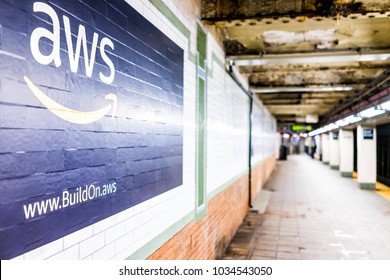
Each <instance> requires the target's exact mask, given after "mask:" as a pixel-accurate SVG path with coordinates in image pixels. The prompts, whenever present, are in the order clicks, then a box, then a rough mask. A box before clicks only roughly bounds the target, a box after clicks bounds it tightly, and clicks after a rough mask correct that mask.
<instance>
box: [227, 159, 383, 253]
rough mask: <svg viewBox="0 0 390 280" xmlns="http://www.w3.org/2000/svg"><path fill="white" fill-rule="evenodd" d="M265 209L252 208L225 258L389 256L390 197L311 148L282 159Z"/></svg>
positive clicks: (270, 186) (268, 186) (268, 185)
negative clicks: (318, 157)
mask: <svg viewBox="0 0 390 280" xmlns="http://www.w3.org/2000/svg"><path fill="white" fill-rule="evenodd" d="M264 189H265V190H268V191H271V192H272V193H271V196H270V198H269V200H268V205H267V207H266V210H265V212H264V213H259V212H256V211H251V212H250V213H248V215H247V217H246V218H245V220H244V222H243V223H242V225H241V227H240V228H239V230H238V231H237V234H236V236H235V237H234V238H233V240H232V242H231V243H230V245H229V246H228V248H227V250H226V251H225V254H224V256H223V257H222V259H251V260H259V259H267V260H274V259H277V260H279V259H287V260H297V259H304V260H316V259H317V260H318V259H319V260H341V259H382V260H383V259H385V260H387V259H388V260H390V201H388V200H386V199H385V198H384V197H382V196H380V195H379V194H378V193H377V192H375V191H367V190H360V189H359V188H358V185H357V182H356V181H355V180H354V179H351V178H343V177H341V175H340V173H339V172H338V171H336V170H331V169H330V168H329V166H327V165H324V164H323V163H322V162H320V161H318V160H314V159H311V158H310V157H308V156H307V155H306V154H301V155H290V156H288V159H287V161H279V162H278V164H277V168H276V170H275V172H274V173H273V175H272V177H271V178H270V180H269V181H268V183H267V184H266V186H265V188H264Z"/></svg>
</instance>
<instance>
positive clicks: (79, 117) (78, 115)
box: [24, 2, 117, 124]
mask: <svg viewBox="0 0 390 280" xmlns="http://www.w3.org/2000/svg"><path fill="white" fill-rule="evenodd" d="M33 10H34V12H37V13H45V14H46V15H47V16H49V17H50V19H51V21H52V25H53V30H48V29H45V28H43V27H37V28H35V29H34V30H33V32H32V33H31V37H30V49H31V53H32V55H33V57H34V58H35V60H36V61H37V62H38V63H40V64H43V65H48V64H51V63H54V65H55V66H56V67H60V66H61V64H62V62H61V56H60V52H61V49H60V42H61V28H60V18H59V17H58V15H57V13H56V11H55V10H54V9H53V8H52V7H50V6H49V5H48V4H45V3H42V2H35V3H34V5H33ZM62 20H63V24H64V33H65V39H66V47H67V51H68V58H69V65H70V70H71V71H72V72H73V73H77V72H78V68H79V62H80V56H81V50H83V57H84V65H85V74H86V76H87V77H90V78H91V77H92V74H93V68H94V65H95V60H96V50H97V45H98V41H99V35H98V34H97V33H96V32H94V33H93V38H92V44H91V50H90V51H89V50H88V42H87V34H86V31H85V27H84V26H83V25H81V24H80V25H79V27H78V33H77V36H76V44H75V48H73V46H74V44H73V39H72V32H71V26H70V21H69V18H68V17H67V16H65V15H64V16H62ZM43 40H44V41H47V40H49V41H51V42H52V49H51V52H50V53H48V54H47V53H42V52H41V49H40V45H41V46H42V44H41V43H40V42H41V41H43ZM108 49H110V50H111V51H113V50H114V43H113V42H112V41H111V40H110V39H109V38H107V37H103V38H102V39H101V40H100V44H99V50H100V56H101V58H102V60H103V61H104V62H105V63H106V65H107V66H108V68H109V73H102V72H99V77H100V80H101V81H102V82H104V83H106V84H111V83H112V82H113V81H114V78H115V67H114V63H113V62H112V60H111V59H110V58H109V56H108V55H107V54H106V50H108ZM24 80H25V82H26V84H27V86H28V87H29V89H30V90H31V92H32V93H33V94H34V95H35V96H36V98H38V99H39V101H40V102H41V103H42V104H43V105H44V106H45V107H46V108H47V109H48V110H49V111H50V112H52V113H53V114H54V115H56V116H57V117H59V118H61V119H63V120H65V121H68V122H71V123H75V124H88V123H93V122H95V121H98V120H100V119H101V118H103V117H104V116H105V115H106V114H107V113H108V112H109V111H110V110H112V117H114V115H115V110H116V105H117V97H116V95H115V94H113V93H107V94H106V96H105V99H108V100H111V101H112V104H109V105H107V106H105V107H103V108H100V109H98V110H95V111H89V112H81V111H77V110H73V109H71V108H67V107H65V106H63V105H62V104H60V103H57V102H56V101H55V100H53V99H51V98H50V97H49V96H47V95H46V94H45V93H44V92H43V91H42V90H41V89H39V87H38V86H36V85H35V84H34V83H33V81H31V80H30V79H29V78H28V77H27V76H24Z"/></svg>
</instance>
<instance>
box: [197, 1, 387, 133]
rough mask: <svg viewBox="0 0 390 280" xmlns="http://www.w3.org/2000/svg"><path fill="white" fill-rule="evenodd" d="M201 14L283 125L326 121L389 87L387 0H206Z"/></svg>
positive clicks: (374, 97)
mask: <svg viewBox="0 0 390 280" xmlns="http://www.w3.org/2000/svg"><path fill="white" fill-rule="evenodd" d="M201 17H202V22H203V23H204V24H205V25H206V26H208V27H210V28H211V29H212V30H215V31H216V34H217V37H219V39H220V41H221V43H222V44H223V47H224V49H225V52H226V62H227V63H230V64H232V65H234V66H235V67H237V68H238V70H239V72H240V73H241V75H242V76H243V77H245V78H246V79H247V80H248V83H249V86H250V90H251V91H252V92H253V93H254V94H257V95H258V96H259V97H260V99H262V101H263V103H264V105H265V106H266V107H267V108H268V109H269V111H270V112H271V113H272V114H273V115H274V116H275V117H276V119H277V120H278V124H279V126H291V125H294V124H302V125H307V124H314V126H316V125H319V124H321V123H326V122H328V121H330V120H332V119H334V118H336V116H342V115H346V114H349V113H351V112H352V113H353V112H354V110H356V108H359V107H364V106H365V105H367V104H368V103H373V102H375V100H377V99H379V98H382V97H383V96H384V95H386V92H387V91H386V92H385V93H384V90H386V89H387V88H389V81H388V80H389V69H390V1H388V0H385V1H381V0H362V1H347V0H331V1H318V0H299V1H298V0H258V1H256V0H203V1H202V11H201Z"/></svg>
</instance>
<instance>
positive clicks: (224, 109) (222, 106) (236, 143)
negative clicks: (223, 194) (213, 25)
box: [207, 36, 249, 193]
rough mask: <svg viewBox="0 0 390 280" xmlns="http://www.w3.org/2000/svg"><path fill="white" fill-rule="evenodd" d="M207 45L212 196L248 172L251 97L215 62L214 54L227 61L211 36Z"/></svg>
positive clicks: (208, 179) (209, 168) (208, 184)
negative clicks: (216, 190)
mask: <svg viewBox="0 0 390 280" xmlns="http://www.w3.org/2000/svg"><path fill="white" fill-rule="evenodd" d="M208 46H209V53H208V61H209V68H211V69H212V75H209V76H208V80H207V192H208V193H211V192H213V191H214V190H215V189H217V188H218V187H220V186H222V185H223V184H224V183H226V182H228V181H229V180H231V179H233V178H235V177H236V176H237V175H238V174H242V173H243V172H245V171H246V170H247V167H248V145H249V142H248V131H249V130H248V128H249V122H248V120H249V97H248V96H247V95H246V94H245V93H244V92H243V91H242V89H241V88H240V87H239V86H238V85H237V84H236V83H235V82H234V81H233V79H232V78H231V77H230V76H229V75H228V74H227V73H226V71H225V70H224V69H223V68H221V67H220V66H218V65H216V63H215V62H213V61H212V59H211V58H212V52H214V54H215V55H216V56H217V57H218V58H219V60H221V61H224V60H225V58H224V54H223V52H222V50H221V49H220V47H219V45H218V44H217V42H215V40H214V39H213V38H212V37H211V36H209V37H208ZM212 63H214V65H212Z"/></svg>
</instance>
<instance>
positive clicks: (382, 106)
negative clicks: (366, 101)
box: [379, 100, 390, 111]
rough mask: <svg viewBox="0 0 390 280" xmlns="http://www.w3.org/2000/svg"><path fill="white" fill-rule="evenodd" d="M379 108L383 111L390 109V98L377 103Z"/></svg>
mask: <svg viewBox="0 0 390 280" xmlns="http://www.w3.org/2000/svg"><path fill="white" fill-rule="evenodd" d="M379 108H380V109H382V110H385V111H390V100H389V101H387V102H383V103H381V104H379Z"/></svg>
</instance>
